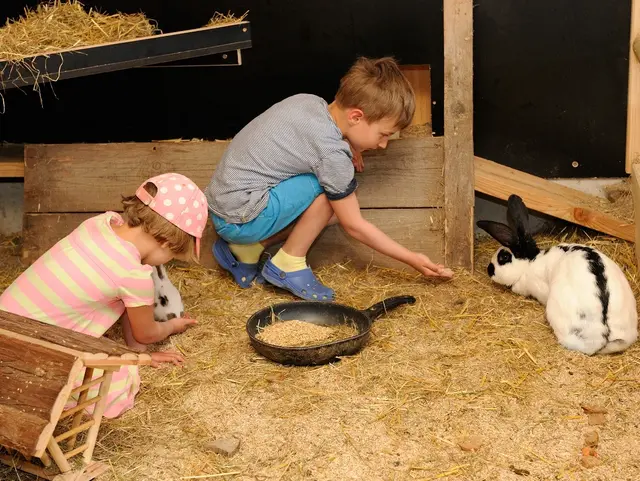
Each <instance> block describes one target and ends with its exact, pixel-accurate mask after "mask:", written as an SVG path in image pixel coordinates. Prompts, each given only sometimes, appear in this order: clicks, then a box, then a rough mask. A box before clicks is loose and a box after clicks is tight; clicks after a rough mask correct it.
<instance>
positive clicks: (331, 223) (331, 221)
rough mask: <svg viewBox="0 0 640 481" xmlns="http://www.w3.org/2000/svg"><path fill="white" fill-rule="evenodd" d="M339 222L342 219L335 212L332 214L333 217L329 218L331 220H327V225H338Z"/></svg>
mask: <svg viewBox="0 0 640 481" xmlns="http://www.w3.org/2000/svg"><path fill="white" fill-rule="evenodd" d="M339 223H340V221H339V220H338V218H337V217H336V215H335V214H333V215H332V216H331V219H329V222H327V225H336V224H339Z"/></svg>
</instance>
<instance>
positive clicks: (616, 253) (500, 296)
mask: <svg viewBox="0 0 640 481" xmlns="http://www.w3.org/2000/svg"><path fill="white" fill-rule="evenodd" d="M558 240H568V241H581V242H586V243H588V244H590V245H593V246H595V247H598V248H600V249H602V250H603V251H605V252H606V253H608V254H609V255H611V256H612V257H613V258H614V259H615V260H616V261H617V262H618V263H620V265H621V266H622V267H623V269H624V271H625V273H626V274H627V276H628V278H629V279H630V282H631V285H632V287H633V289H634V292H635V293H636V294H638V277H637V276H638V274H637V271H636V269H635V267H634V264H633V245H632V244H629V243H626V242H624V241H618V240H612V239H610V238H607V237H595V238H591V239H590V238H587V237H586V236H584V235H581V236H577V235H575V234H574V233H571V234H568V233H566V232H565V233H563V234H561V235H560V236H556V237H555V238H553V239H552V238H546V239H545V242H543V244H544V245H548V244H549V242H552V241H558ZM495 248H496V244H495V243H494V242H493V241H491V240H480V241H478V243H477V247H476V272H475V273H474V275H471V274H469V273H465V272H457V276H456V278H455V279H454V280H452V281H445V282H442V281H430V280H426V279H423V278H420V277H418V276H416V275H414V274H413V273H411V272H406V273H402V272H395V271H390V270H383V269H378V268H374V267H371V268H370V269H369V270H368V271H364V270H355V269H352V268H351V267H350V266H349V265H334V266H331V267H327V268H324V269H320V270H318V275H319V277H320V278H321V279H322V280H323V281H324V282H326V283H327V284H328V285H330V286H331V287H334V288H335V289H336V291H337V298H338V300H339V301H340V302H342V303H346V304H349V305H352V306H354V307H357V308H365V307H369V306H370V305H371V304H373V303H375V302H377V301H380V300H382V299H384V298H386V297H389V296H393V295H406V294H411V295H414V296H415V297H416V298H417V302H416V304H414V305H412V306H405V307H401V308H399V309H397V310H394V311H392V312H390V313H389V314H388V315H386V316H383V317H382V318H380V319H379V320H378V321H376V322H375V324H374V326H373V329H372V336H371V339H370V341H369V343H368V344H367V346H366V347H365V348H364V350H363V351H362V352H361V353H359V354H358V355H355V356H353V357H350V358H345V359H343V360H342V361H340V362H338V363H335V364H331V365H326V366H320V367H308V368H306V367H285V366H281V365H278V364H274V363H272V362H269V361H267V360H265V359H264V358H262V357H261V356H259V355H258V354H257V353H256V352H255V351H253V350H252V348H251V347H250V345H249V342H248V337H247V334H246V331H245V322H246V320H247V318H248V317H249V316H250V315H251V314H252V313H253V312H255V311H257V310H259V309H261V308H263V307H265V306H266V305H269V304H272V303H276V302H281V301H286V300H290V299H291V297H290V296H289V295H287V294H286V293H283V292H281V291H277V290H275V289H272V288H270V287H262V286H258V287H254V288H251V289H247V290H242V289H239V288H236V287H235V286H234V285H233V284H232V282H231V281H230V279H229V277H228V276H227V275H224V274H222V273H219V272H218V271H208V270H205V269H202V268H188V269H186V268H181V267H177V266H176V267H173V268H172V269H170V271H169V275H170V276H171V278H172V279H173V280H174V282H175V283H176V285H177V286H179V289H180V291H181V292H182V293H183V296H184V300H185V303H186V306H187V308H188V310H189V311H190V312H192V313H193V314H194V315H195V316H197V318H198V320H199V325H198V326H197V327H195V328H193V329H190V330H188V331H187V332H186V333H184V334H181V335H179V336H175V337H173V338H172V339H171V340H170V341H168V342H167V343H166V346H167V347H169V346H170V347H172V348H174V349H178V350H180V351H182V352H184V353H185V355H186V356H187V358H188V365H187V367H186V368H184V369H179V368H172V367H168V368H165V369H158V370H155V369H152V368H143V369H142V380H143V386H142V390H141V392H140V394H139V396H138V398H137V402H136V406H135V407H134V409H133V410H131V411H129V412H128V413H126V414H125V415H124V416H122V417H121V418H120V419H116V420H112V421H106V422H105V424H104V425H103V427H102V428H101V431H100V436H99V440H98V446H97V449H96V453H95V456H96V458H97V459H99V460H103V461H104V462H106V463H107V464H108V465H109V466H110V467H111V472H110V473H109V474H107V475H106V476H105V477H104V479H105V481H106V480H110V481H111V480H112V481H116V480H118V481H124V480H126V481H137V480H158V481H159V480H179V479H216V480H217V479H223V480H243V481H248V480H316V481H325V480H337V479H340V480H365V479H366V480H414V479H415V480H417V479H423V480H427V479H429V480H433V479H446V480H456V481H458V480H524V479H531V480H550V479H559V480H616V481H618V480H632V479H633V480H637V479H640V461H639V458H638V455H637V445H638V441H639V440H640V439H639V438H640V434H638V433H639V432H640V431H639V427H640V426H639V425H638V423H639V421H638V413H637V407H638V406H640V389H639V387H640V386H639V379H640V344H635V345H634V346H632V348H631V349H629V350H628V351H627V352H625V353H623V354H622V355H618V356H596V357H591V358H589V357H586V356H584V355H582V354H579V353H575V352H570V351H567V350H565V349H563V348H562V347H560V346H559V345H558V343H557V342H556V340H555V337H554V336H553V333H552V331H551V329H550V328H549V326H548V324H547V323H546V322H545V319H544V313H543V308H542V306H540V305H539V304H538V303H536V302H535V301H532V300H528V299H524V298H522V297H518V296H516V295H514V294H513V293H511V292H509V291H507V290H506V289H504V288H501V287H499V286H497V285H495V284H492V283H491V282H490V281H489V280H488V279H487V276H486V274H485V272H486V270H485V269H486V263H487V261H488V259H489V258H490V256H491V254H492V253H493V251H494V249H495ZM11 265H13V264H11V263H9V261H5V260H4V258H3V259H2V260H1V261H0V271H2V270H6V271H7V272H6V273H5V272H3V273H2V274H0V289H2V288H4V286H6V285H7V284H8V282H9V281H10V278H12V277H13V276H15V275H17V272H18V271H17V270H16V268H15V266H14V267H9V266H11ZM110 335H111V336H113V337H118V333H117V332H113V333H111V334H110ZM582 404H591V405H595V406H601V407H604V408H606V410H607V411H608V412H607V413H606V414H604V424H601V425H590V424H589V422H590V419H591V421H592V422H594V419H593V418H592V416H591V415H588V414H587V413H586V412H585V411H584V409H583V408H582V407H581V405H582ZM592 431H596V432H597V433H598V437H599V443H598V446H597V448H595V449H596V451H597V453H598V459H599V460H601V461H602V465H600V466H596V467H593V468H590V469H589V468H586V467H584V466H583V465H582V464H581V462H580V453H581V450H582V449H583V446H584V444H585V442H586V441H585V437H586V436H588V437H589V439H593V436H594V435H593V434H590V433H591V432H592ZM228 436H236V437H238V438H239V439H240V440H241V446H240V450H239V451H238V453H237V454H235V456H233V457H232V458H226V457H223V456H220V455H217V454H214V453H212V452H210V451H208V450H207V448H206V445H207V443H208V442H210V441H211V440H213V439H215V438H218V437H228ZM2 475H4V477H2ZM0 478H1V479H11V480H13V479H18V477H17V475H15V474H12V473H11V470H10V469H8V468H0ZM20 479H22V480H26V479H31V478H29V477H27V476H25V475H24V474H20Z"/></svg>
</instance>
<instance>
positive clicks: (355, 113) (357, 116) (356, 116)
mask: <svg viewBox="0 0 640 481" xmlns="http://www.w3.org/2000/svg"><path fill="white" fill-rule="evenodd" d="M363 119H364V112H363V111H362V110H360V109H349V112H348V113H347V120H349V124H351V125H355V124H357V123H358V122H360V121H361V120H363Z"/></svg>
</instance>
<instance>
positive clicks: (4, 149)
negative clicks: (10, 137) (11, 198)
mask: <svg viewBox="0 0 640 481" xmlns="http://www.w3.org/2000/svg"><path fill="white" fill-rule="evenodd" d="M7 177H16V178H21V177H24V146H23V145H21V144H0V178H7Z"/></svg>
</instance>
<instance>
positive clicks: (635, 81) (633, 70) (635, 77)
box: [625, 0, 640, 174]
mask: <svg viewBox="0 0 640 481" xmlns="http://www.w3.org/2000/svg"><path fill="white" fill-rule="evenodd" d="M637 38H640V0H632V1H631V27H630V36H629V83H628V90H627V154H626V161H625V168H626V169H625V170H626V172H627V174H630V173H631V165H632V164H634V163H635V162H640V60H638V58H637V57H636V55H635V54H634V45H633V44H634V42H635V41H636V39H637Z"/></svg>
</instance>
